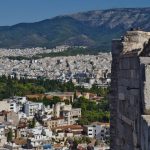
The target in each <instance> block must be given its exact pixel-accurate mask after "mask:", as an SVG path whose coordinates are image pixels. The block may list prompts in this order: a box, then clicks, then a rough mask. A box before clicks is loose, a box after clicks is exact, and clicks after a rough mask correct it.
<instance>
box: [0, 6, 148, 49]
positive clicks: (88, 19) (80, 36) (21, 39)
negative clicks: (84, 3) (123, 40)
mask: <svg viewBox="0 0 150 150" xmlns="http://www.w3.org/2000/svg"><path fill="white" fill-rule="evenodd" d="M149 21H150V8H149V7H148V8H117V9H108V10H95V11H89V12H83V13H76V14H71V15H64V16H58V17H54V18H52V19H47V20H43V21H40V22H35V23H20V24H16V25H14V26H6V27H5V26H2V27H0V48H26V47H54V46H56V45H62V44H68V45H85V46H89V47H99V49H101V50H110V45H111V39H112V38H118V37H120V36H121V35H122V34H124V32H125V31H126V30H128V29H130V28H131V27H140V28H141V29H143V30H145V31H150V23H149Z"/></svg>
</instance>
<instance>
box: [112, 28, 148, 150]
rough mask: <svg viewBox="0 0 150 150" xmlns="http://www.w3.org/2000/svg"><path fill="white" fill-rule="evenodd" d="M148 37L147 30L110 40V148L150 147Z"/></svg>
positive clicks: (128, 33)
mask: <svg viewBox="0 0 150 150" xmlns="http://www.w3.org/2000/svg"><path fill="white" fill-rule="evenodd" d="M149 39H150V33H149V32H142V31H128V32H127V33H126V34H125V36H124V37H123V38H122V39H121V40H114V41H113V45H112V57H113V60H112V83H111V96H110V102H111V150H135V149H136V150H148V149H150V147H149V145H150V143H149V141H150V138H149V137H150V135H149V133H150V132H149V130H150V126H149V125H150V87H149V86H150V85H149V83H150V81H149V79H150V65H149V64H150V57H147V56H149V52H150V49H148V48H149ZM145 48H146V50H147V51H145ZM144 51H145V53H144V54H143V52H144ZM141 54H142V55H141Z"/></svg>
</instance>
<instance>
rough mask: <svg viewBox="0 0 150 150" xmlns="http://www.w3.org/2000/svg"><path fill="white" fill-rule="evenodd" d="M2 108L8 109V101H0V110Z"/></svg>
mask: <svg viewBox="0 0 150 150" xmlns="http://www.w3.org/2000/svg"><path fill="white" fill-rule="evenodd" d="M3 110H5V111H10V103H8V101H7V100H4V101H0V112H1V111H3Z"/></svg>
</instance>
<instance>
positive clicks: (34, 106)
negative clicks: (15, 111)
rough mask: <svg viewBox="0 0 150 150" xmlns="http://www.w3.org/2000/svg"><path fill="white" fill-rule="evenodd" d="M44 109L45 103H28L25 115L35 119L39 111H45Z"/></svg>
mask: <svg viewBox="0 0 150 150" xmlns="http://www.w3.org/2000/svg"><path fill="white" fill-rule="evenodd" d="M43 108H44V105H43V103H33V102H27V103H26V104H25V114H26V115H27V117H33V116H34V115H35V113H36V112H37V111H39V110H43Z"/></svg>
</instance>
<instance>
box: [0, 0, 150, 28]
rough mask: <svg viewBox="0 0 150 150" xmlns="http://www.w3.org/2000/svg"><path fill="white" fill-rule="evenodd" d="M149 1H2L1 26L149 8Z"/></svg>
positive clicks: (0, 8) (0, 10)
mask: <svg viewBox="0 0 150 150" xmlns="http://www.w3.org/2000/svg"><path fill="white" fill-rule="evenodd" d="M149 6H150V1H149V0H142V1H141V0H125V1H122V0H107V1H104V0H86V1H84V0H76V1H73V0H72V1H71V0H62V1H60V0H55V1H54V0H51V1H49V0H45V1H44V2H43V1H41V0H31V1H30V2H29V1H25V0H22V1H20V0H13V1H10V0H1V5H0V18H1V22H0V26H7V25H14V24H17V23H22V22H36V21H41V20H44V19H49V18H52V17H55V16H59V15H65V14H72V13H77V12H85V11H90V10H101V9H110V8H138V7H140V8H141V7H149Z"/></svg>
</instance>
